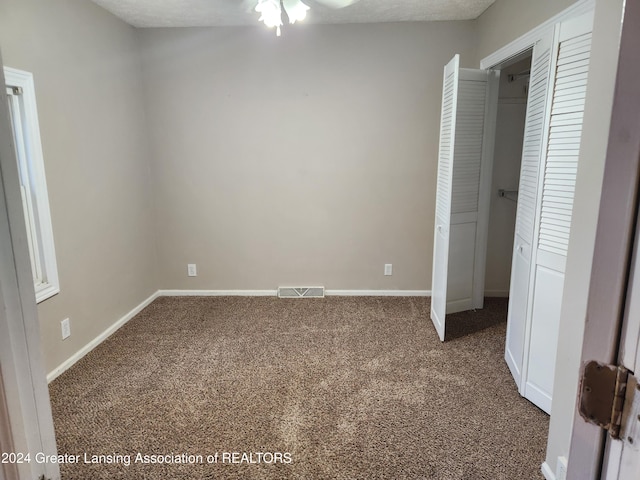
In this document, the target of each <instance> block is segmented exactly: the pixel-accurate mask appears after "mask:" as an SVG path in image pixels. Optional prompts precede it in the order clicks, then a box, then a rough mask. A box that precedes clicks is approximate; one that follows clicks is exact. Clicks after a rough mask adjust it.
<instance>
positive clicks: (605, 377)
mask: <svg viewBox="0 0 640 480" xmlns="http://www.w3.org/2000/svg"><path fill="white" fill-rule="evenodd" d="M630 377H631V375H630V374H629V371H628V370H627V369H626V368H624V367H622V366H616V365H606V364H603V363H599V362H596V361H591V362H588V363H586V364H585V366H584V369H583V371H582V381H581V382H580V400H579V405H580V415H581V416H582V418H584V419H585V420H586V421H587V422H589V423H593V424H595V425H598V426H599V427H601V428H604V429H605V430H608V431H609V435H611V437H612V438H620V427H621V425H622V413H623V410H624V404H625V395H626V392H627V383H628V381H629V378H630ZM633 383H634V384H635V383H636V382H633Z"/></svg>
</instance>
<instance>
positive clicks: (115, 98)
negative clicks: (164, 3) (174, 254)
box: [0, 0, 157, 371]
mask: <svg viewBox="0 0 640 480" xmlns="http://www.w3.org/2000/svg"><path fill="white" fill-rule="evenodd" d="M0 48H1V49H2V54H3V59H4V62H5V65H7V66H11V67H15V68H19V69H22V70H27V71H30V72H32V73H33V75H34V80H35V86H36V98H37V102H38V111H39V119H40V129H41V134H42V147H43V150H44V161H45V169H46V175H47V184H48V189H49V197H50V203H51V215H52V222H53V232H54V239H55V246H56V255H57V260H58V269H59V275H60V286H61V292H60V293H59V294H58V295H57V296H55V297H53V298H50V299H48V300H45V301H44V302H42V303H41V304H40V305H39V316H40V325H41V332H42V338H43V349H44V352H43V353H44V358H45V363H46V369H47V371H51V370H52V369H53V368H55V367H56V366H58V365H59V364H60V363H62V362H63V361H65V360H67V359H68V358H69V357H71V356H72V355H73V354H74V353H76V352H77V351H78V350H79V349H80V348H82V347H83V346H85V345H86V344H87V343H88V342H89V341H91V340H92V339H93V338H95V337H96V336H97V335H98V334H100V333H101V332H102V331H104V330H105V329H106V328H108V327H109V326H111V325H112V324H113V323H114V322H115V321H116V320H117V319H118V318H120V317H121V316H122V315H124V314H125V313H126V312H128V311H129V310H130V309H132V308H133V307H135V306H136V305H138V304H139V303H140V302H141V301H143V300H144V299H145V298H146V297H148V296H149V295H150V294H151V293H152V292H154V291H155V290H156V288H157V285H156V283H157V276H156V270H155V244H154V237H153V234H152V228H153V221H152V208H151V190H150V181H149V172H150V168H149V163H148V151H147V139H146V132H145V128H144V122H145V119H144V116H143V115H144V114H143V108H142V100H141V99H142V97H141V92H142V88H141V83H140V80H141V75H140V63H139V56H138V51H137V38H136V33H135V30H134V29H133V28H132V27H129V26H128V25H126V24H124V23H123V22H121V21H120V20H118V19H116V18H115V17H114V16H112V15H111V14H109V13H107V12H106V11H105V10H103V9H101V8H99V7H97V6H96V5H95V4H93V3H91V2H88V1H82V0H56V1H55V2H51V1H48V0H0ZM66 317H69V318H70V319H71V332H72V334H71V337H70V338H68V339H67V340H65V341H62V340H61V336H60V321H61V320H62V319H64V318H66Z"/></svg>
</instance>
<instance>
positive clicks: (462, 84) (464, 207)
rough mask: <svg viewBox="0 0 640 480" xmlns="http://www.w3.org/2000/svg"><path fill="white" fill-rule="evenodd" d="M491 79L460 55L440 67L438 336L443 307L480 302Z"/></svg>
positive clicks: (434, 309) (450, 309)
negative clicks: (466, 65) (466, 64)
mask: <svg viewBox="0 0 640 480" xmlns="http://www.w3.org/2000/svg"><path fill="white" fill-rule="evenodd" d="M492 79H493V77H492V76H491V74H490V73H489V72H487V71H485V70H472V69H461V68H460V57H459V55H456V56H455V57H454V58H453V59H452V60H451V61H450V62H449V63H448V64H447V65H446V66H445V69H444V81H443V93H442V112H441V119H440V150H439V157H438V183H437V193H436V215H435V216H436V220H435V228H434V249H433V279H432V298H431V320H432V321H433V324H434V325H435V327H436V330H437V332H438V336H439V337H440V340H443V341H444V338H445V317H446V314H447V313H455V312H460V311H464V310H469V309H472V308H482V301H483V296H482V293H483V291H484V253H485V252H484V249H486V233H487V232H486V224H487V223H488V208H489V205H488V203H489V197H488V192H487V191H486V188H484V189H483V185H484V184H486V180H487V179H488V178H490V175H487V172H490V171H491V165H490V164H489V162H490V159H491V157H492V155H491V154H490V152H488V146H487V142H485V140H484V139H485V135H487V136H489V134H488V133H487V132H486V131H485V130H486V129H485V127H486V126H487V125H488V124H491V120H492V115H493V121H495V109H493V110H492V109H490V108H488V105H489V104H490V103H489V102H488V99H489V97H490V95H491V94H492V93H493V90H492V88H491V87H492V86H493V80H492Z"/></svg>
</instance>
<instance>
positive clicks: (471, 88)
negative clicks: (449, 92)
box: [451, 80, 487, 214]
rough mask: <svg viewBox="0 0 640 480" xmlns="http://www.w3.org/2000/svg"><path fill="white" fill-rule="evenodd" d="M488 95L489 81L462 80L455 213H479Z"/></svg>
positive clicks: (459, 89) (456, 156)
mask: <svg viewBox="0 0 640 480" xmlns="http://www.w3.org/2000/svg"><path fill="white" fill-rule="evenodd" d="M486 95H487V82H486V81H473V80H460V81H459V84H458V98H459V100H458V110H457V113H456V126H455V129H456V131H455V138H456V143H455V148H454V161H453V179H452V191H451V213H452V214H456V213H472V212H477V211H478V200H479V193H480V191H479V188H480V166H481V160H482V140H483V134H484V118H485V101H486Z"/></svg>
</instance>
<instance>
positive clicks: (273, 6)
mask: <svg viewBox="0 0 640 480" xmlns="http://www.w3.org/2000/svg"><path fill="white" fill-rule="evenodd" d="M315 1H316V2H318V3H322V4H324V5H326V6H327V7H330V8H344V7H348V6H349V5H351V4H353V3H356V2H357V1H359V0H315ZM309 9H310V7H309V6H308V5H306V4H305V3H303V2H302V0H258V3H257V5H256V6H255V8H254V10H255V11H256V12H258V13H259V14H260V18H259V19H258V21H260V22H264V24H265V25H266V26H267V27H269V28H273V27H275V28H276V35H277V36H278V37H279V36H280V27H281V26H282V25H283V23H282V11H283V10H284V12H285V13H286V14H287V17H288V18H289V23H291V24H293V23H296V22H297V21H302V20H304V18H305V17H306V16H307V11H308V10H309Z"/></svg>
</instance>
